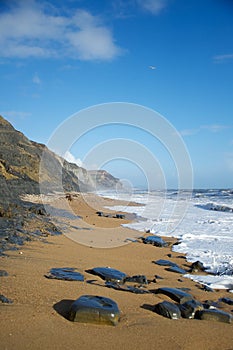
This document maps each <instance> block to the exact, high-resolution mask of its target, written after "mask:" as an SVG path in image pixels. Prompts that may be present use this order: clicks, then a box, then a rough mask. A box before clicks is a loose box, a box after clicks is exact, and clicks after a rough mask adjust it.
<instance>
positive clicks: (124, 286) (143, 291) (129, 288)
mask: <svg viewBox="0 0 233 350" xmlns="http://www.w3.org/2000/svg"><path fill="white" fill-rule="evenodd" d="M105 286H106V287H108V288H113V289H116V290H122V291H125V292H131V293H135V294H147V293H150V291H149V290H147V289H144V288H143V287H135V286H129V285H127V284H119V283H116V282H105Z"/></svg>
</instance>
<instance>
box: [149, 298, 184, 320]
mask: <svg viewBox="0 0 233 350" xmlns="http://www.w3.org/2000/svg"><path fill="white" fill-rule="evenodd" d="M154 311H155V312H156V313H157V314H159V315H162V316H164V317H168V318H171V319H173V320H177V319H179V318H181V313H180V309H179V307H178V306H177V305H176V304H173V303H171V302H170V301H163V302H162V303H159V304H157V305H155V307H154Z"/></svg>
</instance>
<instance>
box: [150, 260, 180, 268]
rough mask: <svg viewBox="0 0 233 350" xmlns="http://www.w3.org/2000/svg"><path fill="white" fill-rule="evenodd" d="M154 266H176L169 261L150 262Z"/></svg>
mask: <svg viewBox="0 0 233 350" xmlns="http://www.w3.org/2000/svg"><path fill="white" fill-rule="evenodd" d="M152 262H153V263H154V264H156V265H160V266H174V267H175V266H177V267H178V265H177V264H175V263H174V262H172V261H170V260H164V259H159V260H155V261H152Z"/></svg>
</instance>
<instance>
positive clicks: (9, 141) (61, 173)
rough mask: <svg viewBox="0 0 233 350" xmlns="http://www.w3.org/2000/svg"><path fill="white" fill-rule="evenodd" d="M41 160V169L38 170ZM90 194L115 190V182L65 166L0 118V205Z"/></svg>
mask: <svg viewBox="0 0 233 350" xmlns="http://www.w3.org/2000/svg"><path fill="white" fill-rule="evenodd" d="M41 158H43V164H44V166H43V169H42V170H41V168H40V166H41ZM59 182H61V183H62V187H63V190H64V191H76V192H78V191H80V189H81V191H90V190H94V189H100V188H101V189H102V188H108V189H109V188H110V187H113V186H116V184H118V183H119V180H118V179H116V178H114V177H113V176H112V175H110V174H108V173H107V172H105V171H98V170H97V171H95V172H89V171H87V170H86V169H84V168H81V167H78V166H77V165H76V164H72V163H68V162H67V161H66V160H64V159H63V158H61V157H59V156H57V155H56V154H55V153H53V152H51V151H50V150H49V149H48V148H47V147H46V146H45V145H43V144H39V143H36V142H33V141H30V140H29V139H28V138H27V137H25V136H24V135H23V134H22V133H21V132H19V131H17V130H15V129H14V127H13V126H12V125H11V124H10V123H9V122H8V121H6V120H5V119H4V118H3V117H1V116H0V188H1V194H0V197H1V201H6V200H7V199H11V198H12V199H13V198H15V197H18V196H20V195H22V194H26V193H29V194H39V193H40V191H41V188H40V186H39V183H41V184H43V186H42V188H43V190H44V191H46V189H48V191H51V190H52V191H53V190H54V191H56V190H60V189H61V188H58V187H59V186H58V185H57V184H58V183H59Z"/></svg>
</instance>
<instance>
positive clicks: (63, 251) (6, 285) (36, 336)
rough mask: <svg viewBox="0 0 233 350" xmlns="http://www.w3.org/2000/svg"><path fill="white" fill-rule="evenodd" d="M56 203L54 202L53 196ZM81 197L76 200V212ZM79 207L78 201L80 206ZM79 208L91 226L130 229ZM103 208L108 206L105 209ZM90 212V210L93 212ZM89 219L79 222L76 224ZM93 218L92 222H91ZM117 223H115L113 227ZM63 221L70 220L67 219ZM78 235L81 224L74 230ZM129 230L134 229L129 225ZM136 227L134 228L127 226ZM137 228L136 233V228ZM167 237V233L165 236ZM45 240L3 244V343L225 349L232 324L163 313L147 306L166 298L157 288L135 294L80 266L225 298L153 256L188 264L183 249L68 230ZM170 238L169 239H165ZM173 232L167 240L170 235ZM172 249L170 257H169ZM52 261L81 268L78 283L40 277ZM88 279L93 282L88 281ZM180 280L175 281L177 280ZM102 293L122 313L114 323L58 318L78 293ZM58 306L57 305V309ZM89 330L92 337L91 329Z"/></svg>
mask: <svg viewBox="0 0 233 350" xmlns="http://www.w3.org/2000/svg"><path fill="white" fill-rule="evenodd" d="M60 204H61V203H60ZM80 205H81V201H79V213H81V211H82V210H81V209H80ZM84 207H85V205H84ZM84 207H83V210H84V209H85V210H86V213H87V215H88V217H89V219H90V218H91V220H94V219H96V221H95V222H94V221H92V224H93V223H95V224H96V225H94V226H96V227H95V229H93V230H92V231H93V232H95V233H98V232H101V231H104V233H105V235H107V231H108V230H109V227H106V226H105V228H104V227H100V220H101V226H104V225H107V226H108V225H109V223H110V221H111V220H112V225H115V226H114V227H112V228H111V229H112V230H113V231H114V234H115V235H117V234H118V233H119V232H121V231H122V232H124V235H127V236H128V235H129V231H130V230H129V229H127V228H123V227H122V228H120V226H119V225H120V224H121V221H120V220H119V219H113V218H106V217H98V216H97V215H94V214H93V212H92V211H90V210H89V209H88V208H86V207H85V208H84ZM103 211H104V212H107V210H106V209H105V208H104V209H103ZM92 214H93V215H92ZM84 224H85V225H87V226H86V227H88V225H89V226H90V223H88V222H85V221H83V222H82V225H80V226H82V227H83V225H84ZM98 225H99V226H98ZM117 225H118V226H117ZM67 226H68V227H69V226H70V221H69V220H67ZM78 231H80V233H81V232H82V234H86V233H87V232H89V231H88V230H78ZM132 231H133V230H132ZM134 234H135V232H134ZM137 234H139V235H141V233H140V232H137ZM164 239H165V240H167V237H165V238H164ZM47 241H48V243H47V244H46V243H42V242H40V241H34V242H29V243H26V244H25V245H24V246H22V249H21V250H20V251H9V252H7V254H8V255H9V257H4V256H3V257H1V258H0V259H1V269H4V270H6V271H7V272H8V274H9V275H8V276H4V277H1V294H3V295H5V296H6V297H8V298H10V299H12V300H13V301H14V303H13V304H11V305H7V304H2V305H0V307H1V314H2V315H3V317H2V318H1V321H0V336H1V345H2V348H3V349H15V348H17V349H19V350H21V349H41V348H48V349H68V348H70V347H71V348H72V347H78V348H80V349H84V350H86V349H90V348H91V347H92V348H94V349H109V347H111V348H112V349H119V346H121V347H122V348H127V349H137V348H140V349H145V350H147V349H148V348H152V349H153V348H155V344H156V347H158V348H160V349H171V350H178V349H187V350H188V349H194V348H196V347H198V348H199V349H205V350H206V349H211V350H214V349H216V350H217V349H230V348H232V325H231V324H224V323H220V322H211V321H201V320H188V319H179V320H170V319H167V318H165V317H162V316H160V315H158V314H156V313H155V312H153V311H151V309H150V307H153V306H154V305H155V304H157V303H158V302H161V301H163V300H169V298H167V297H165V296H164V295H160V294H157V295H156V294H142V295H139V294H134V293H130V292H125V291H118V290H113V289H111V288H107V287H105V286H104V281H103V280H101V279H100V278H99V277H98V276H93V275H91V274H88V273H87V272H85V270H87V269H91V268H94V267H97V266H110V267H112V268H114V269H118V270H120V271H122V272H125V273H126V274H128V275H130V276H132V275H137V274H142V275H145V276H146V277H147V279H148V280H152V279H153V278H154V276H155V275H159V276H162V277H163V279H157V281H156V283H152V284H151V285H149V286H148V288H150V289H156V288H160V287H164V286H167V287H175V288H190V293H191V294H192V295H193V296H194V297H195V298H196V299H198V300H200V301H202V302H203V301H205V300H207V299H209V300H213V301H215V302H216V301H217V300H218V299H220V298H222V297H229V293H227V292H226V291H214V292H207V291H205V290H203V289H202V288H201V286H200V285H198V284H196V283H195V282H193V281H192V280H189V279H187V278H183V277H182V276H181V275H179V274H177V273H174V272H170V271H166V270H165V267H164V266H158V265H155V264H153V263H152V261H153V260H157V259H169V260H171V261H172V262H174V263H177V264H178V265H179V266H181V267H183V268H185V269H187V268H188V267H189V266H190V263H187V261H186V260H185V256H184V255H183V254H179V253H175V252H172V251H171V247H163V248H157V247H154V246H152V245H146V244H143V243H131V242H130V243H129V242H127V244H125V245H121V246H118V247H104V248H101V247H100V248H96V247H90V246H87V245H83V244H80V243H77V242H75V241H73V240H71V239H70V238H68V237H67V235H64V234H63V235H60V236H49V237H48V238H47ZM169 241H171V239H169ZM175 241H176V239H174V242H175ZM168 254H171V257H168ZM53 267H76V268H77V269H78V271H80V272H81V273H83V274H84V277H85V281H84V282H70V281H61V280H49V279H46V278H45V277H44V275H45V274H47V273H48V272H49V270H50V269H51V268H53ZM93 280H94V281H95V282H94V283H93V282H91V281H93ZM181 281H182V282H181ZM85 294H90V295H101V296H105V297H109V298H111V299H113V300H114V301H116V302H117V304H118V306H119V308H120V310H121V320H120V322H119V324H118V325H117V326H116V327H111V326H99V325H93V324H81V323H76V322H74V323H73V322H71V321H68V320H67V319H66V318H64V317H63V315H62V312H64V310H63V311H62V310H61V309H62V308H65V305H68V304H69V302H70V301H72V300H76V299H77V298H78V297H79V296H81V295H85ZM59 307H60V309H59ZM221 307H222V310H225V311H228V312H231V310H232V306H229V305H227V304H223V303H221ZM90 334H91V336H90Z"/></svg>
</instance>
